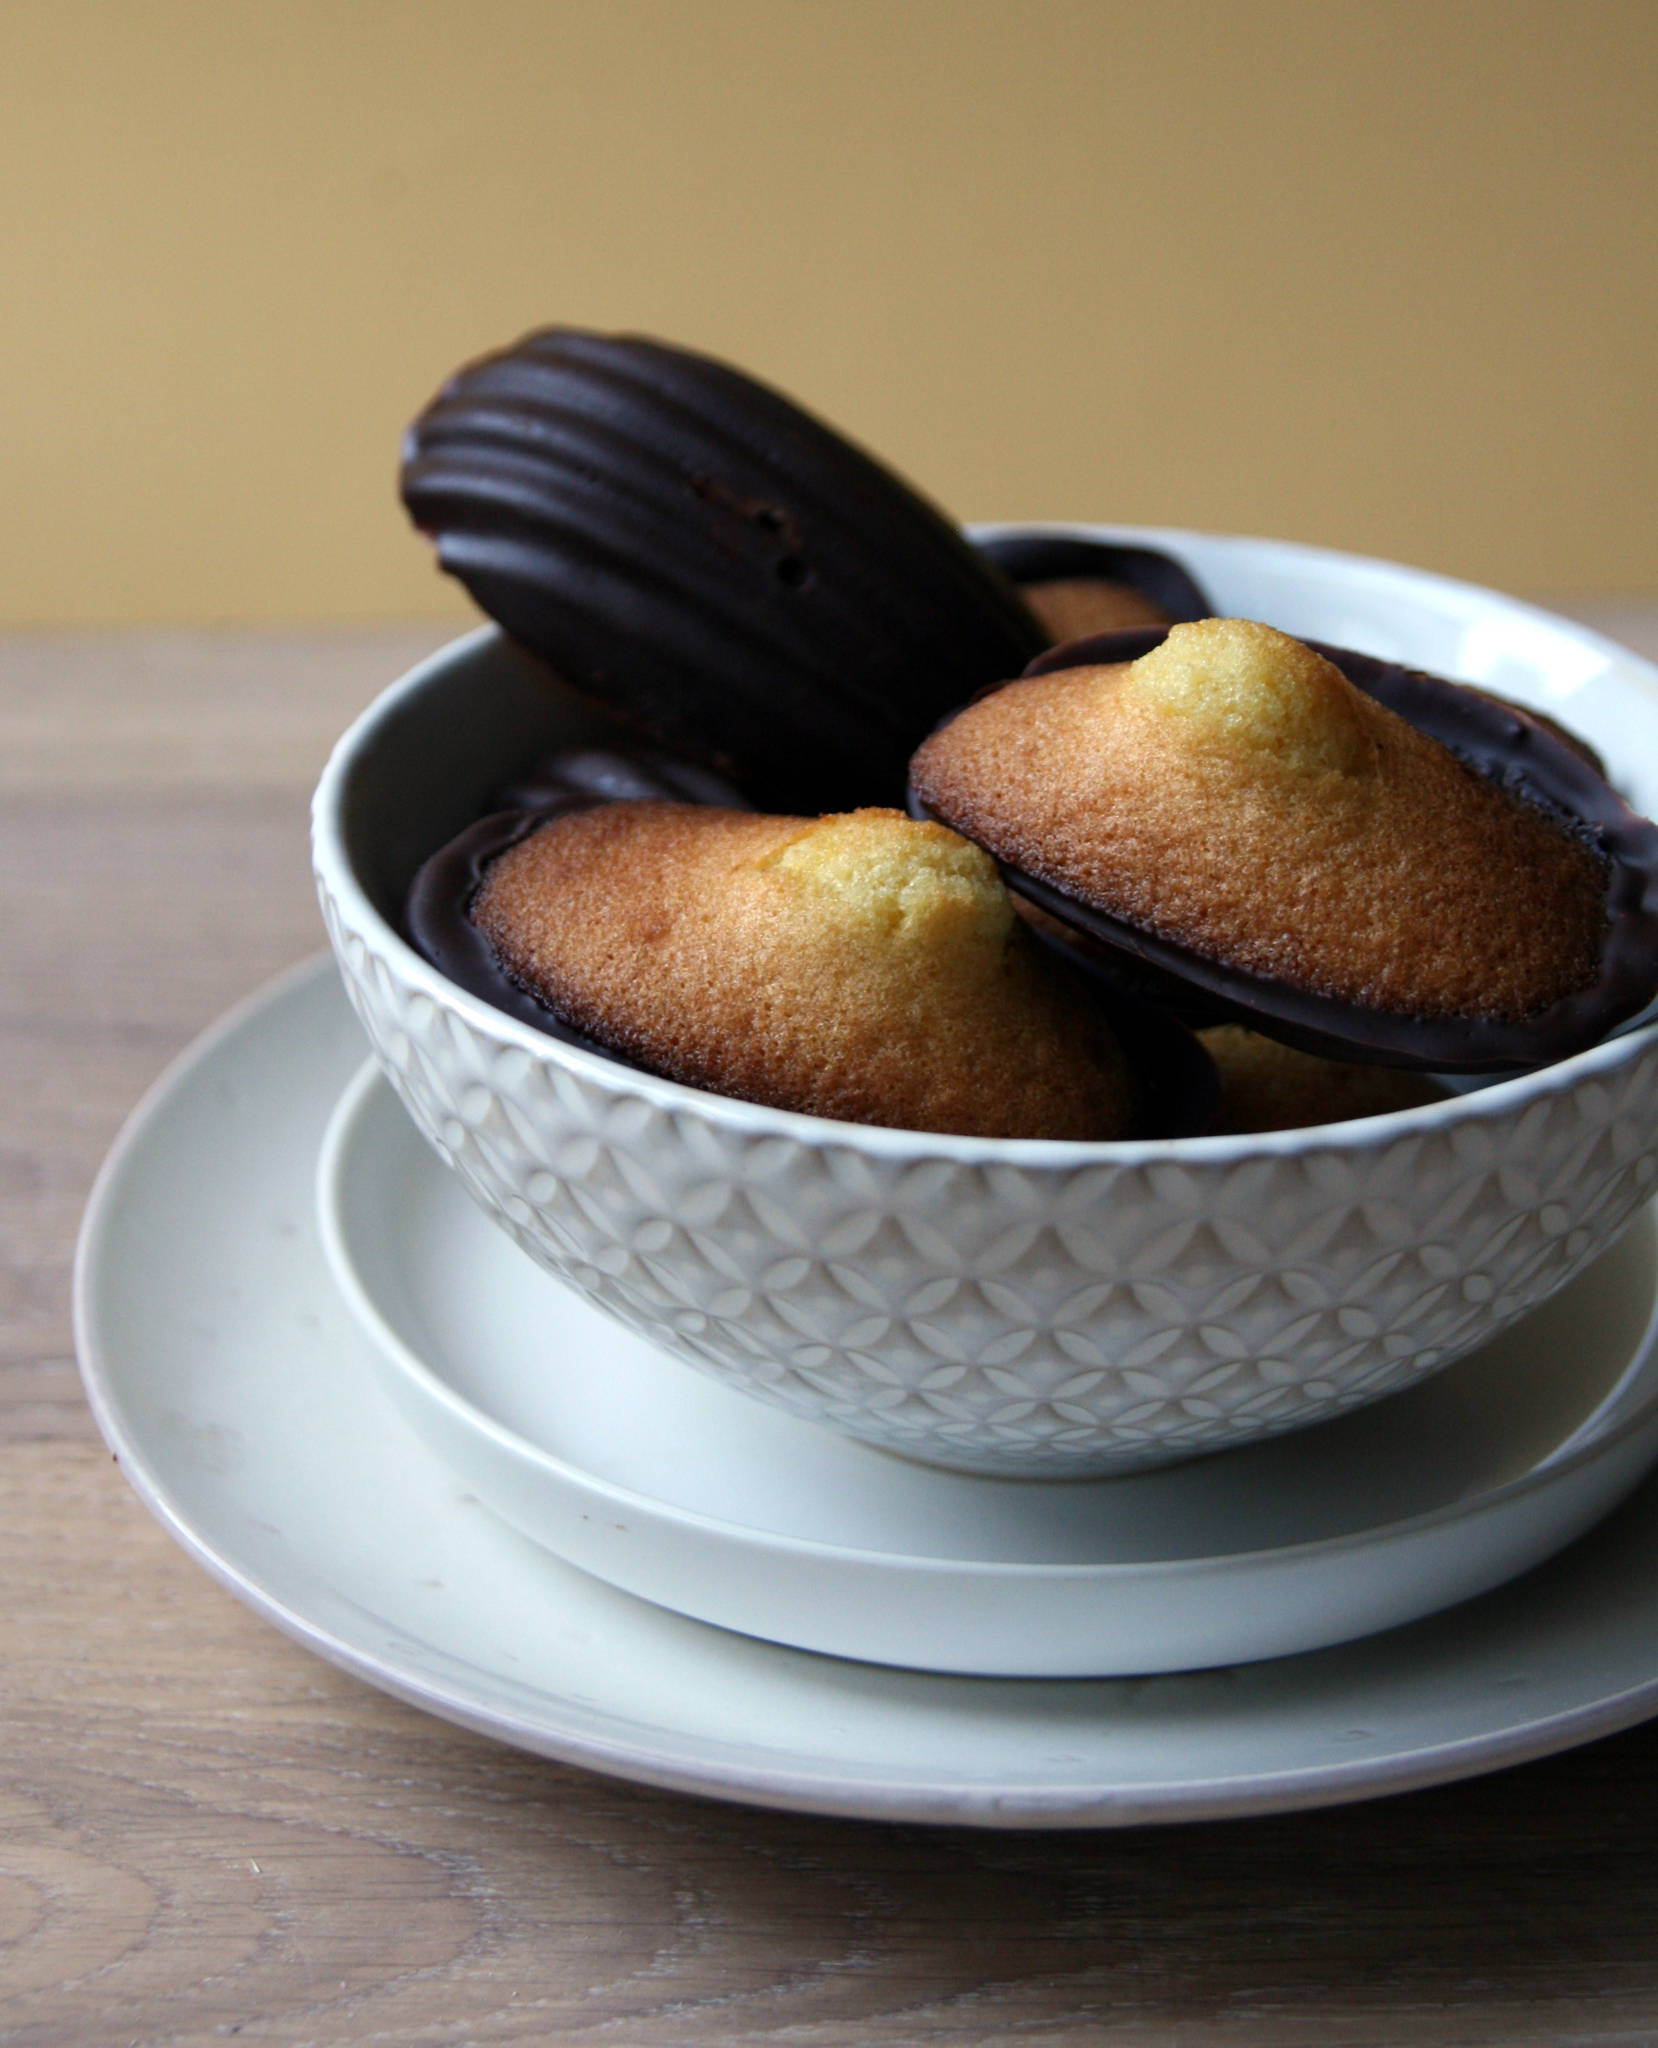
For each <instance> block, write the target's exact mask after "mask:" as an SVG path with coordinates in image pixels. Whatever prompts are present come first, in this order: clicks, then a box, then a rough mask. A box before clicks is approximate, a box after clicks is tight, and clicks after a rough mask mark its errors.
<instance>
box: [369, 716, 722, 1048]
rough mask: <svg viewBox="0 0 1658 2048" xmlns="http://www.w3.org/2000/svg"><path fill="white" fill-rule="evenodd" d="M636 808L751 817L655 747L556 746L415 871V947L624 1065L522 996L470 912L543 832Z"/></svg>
mask: <svg viewBox="0 0 1658 2048" xmlns="http://www.w3.org/2000/svg"><path fill="white" fill-rule="evenodd" d="M630 801H631V802H636V803H637V802H652V801H656V802H670V803H694V804H716V805H719V806H721V807H722V808H725V809H728V810H738V811H740V810H746V809H747V808H748V805H747V803H746V801H745V799H744V798H743V796H742V795H741V794H740V793H739V792H738V791H737V790H736V789H734V788H733V787H732V786H731V784H730V783H728V782H727V781H725V779H724V778H723V777H722V776H719V775H716V774H714V772H713V771H712V770H711V769H707V768H702V767H699V766H698V765H697V764H696V763H695V762H690V761H681V760H677V759H676V758H675V757H674V756H673V755H672V754H664V753H662V752H660V751H659V750H658V749H656V748H652V747H641V748H636V749H634V750H632V751H630V752H628V753H625V754H624V753H618V752H615V751H613V750H611V749H609V748H605V747H555V748H553V749H552V750H551V751H550V752H549V753H546V754H543V755H542V756H541V757H540V759H539V760H537V761H534V762H532V763H531V764H530V766H529V767H528V768H527V769H526V770H525V771H524V772H523V773H522V774H521V775H518V776H515V777H514V778H513V779H512V780H511V781H510V782H506V783H503V784H502V786H501V787H500V788H499V789H497V790H496V791H495V792H494V794H493V796H492V797H491V799H490V810H489V815H488V816H486V817H483V818H480V819H479V820H478V821H477V823H476V824H474V825H469V826H468V827H467V829H466V830H465V831H464V832H462V833H459V834H458V835H457V836H456V837H455V838H453V839H451V840H450V841H449V843H448V844H447V845H446V846H441V847H439V848H438V850H437V852H436V853H434V854H433V855H432V856H431V858H430V859H429V860H426V861H424V862H423V863H422V864H421V866H420V867H419V868H418V869H417V870H416V873H415V878H414V880H413V881H412V882H411V883H410V885H409V894H408V898H407V900H406V902H405V905H404V913H403V915H404V925H405V929H406V932H407V936H408V939H409V942H410V944H411V945H412V946H413V947H414V949H415V951H416V952H417V953H419V954H421V955H422V956H423V957H424V958H425V959H427V960H429V961H430V962H431V963H432V965H433V966H434V967H435V968H437V970H438V972H439V973H440V974H445V975H447V976H448V977H449V979H450V980H451V981H453V982H458V983H459V985H460V986H461V987H462V988H464V989H465V990H466V991H467V992H468V993H469V994H471V995H475V996H480V997H481V998H482V999H483V1000H484V1001H485V1002H486V1003H492V1004H493V1005H494V1006H495V1008H496V1009H498V1010H504V1011H505V1012H506V1013H507V1015H508V1016H509V1017H516V1018H517V1019H518V1020H519V1022H520V1023H523V1024H533V1025H534V1026H535V1027H536V1029H537V1030H538V1031H545V1032H546V1033H547V1034H548V1035H549V1036H550V1037H552V1038H560V1039H562V1040H563V1041H564V1042H565V1044H567V1045H580V1046H584V1047H585V1048H586V1049H587V1050H588V1051H589V1052H599V1053H603V1054H604V1055H605V1057H606V1058H607V1059H616V1058H619V1057H620V1055H619V1054H616V1053H613V1052H611V1051H610V1049H609V1048H608V1047H607V1046H602V1045H600V1044H598V1043H597V1042H596V1041H595V1040H594V1039H591V1038H588V1037H587V1036H586V1035H585V1034H584V1033H582V1032H580V1031H574V1030H572V1029H571V1028H570V1026H569V1025H567V1024H565V1023H564V1022H562V1020H561V1019H560V1018H558V1017H556V1016H555V1015H554V1014H553V1012H552V1011H551V1010H549V1009H548V1008H547V1006H546V1004H545V1003H543V1002H542V1001H540V999H539V998H538V997H536V996H533V995H531V994H530V993H529V991H528V990H527V989H523V988H520V987H519V985H518V984H517V982H515V981H514V980H513V979H512V977H511V976H510V975H509V974H508V973H507V972H506V970H505V969H504V968H503V967H502V966H501V963H500V961H499V960H497V958H496V957H495V952H494V949H493V948H492V947H491V946H490V944H489V942H488V940H487V939H486V938H485V937H484V935H483V933H482V932H480V931H479V930H478V927H477V926H476V925H475V924H474V923H473V922H472V919H471V917H470V915H469V914H468V913H469V912H470V910H471V908H472V899H473V898H474V897H475V896H476V895H477V893H478V887H479V884H480V883H481V882H482V881H483V878H484V872H485V870H486V869H487V868H488V866H489V864H490V862H491V861H493V860H495V859H497V858H498V857H499V856H500V855H501V854H503V853H505V852H506V850H507V848H508V847H509V846H515V845H516V844H517V843H518V841H519V840H520V839H523V838H524V837H526V836H527V834H529V833H531V832H533V831H534V830H535V828H536V826H537V825H539V824H542V823H543V822H544V821H545V820H546V819H548V818H557V817H561V816H562V815H563V814H564V813H565V812H566V811H581V810H587V809H588V808H589V807H590V806H592V805H594V804H608V803H626V802H630ZM622 1064H623V1065H624V1066H627V1065H630V1064H631V1062H629V1061H626V1060H624V1061H623V1062H622Z"/></svg>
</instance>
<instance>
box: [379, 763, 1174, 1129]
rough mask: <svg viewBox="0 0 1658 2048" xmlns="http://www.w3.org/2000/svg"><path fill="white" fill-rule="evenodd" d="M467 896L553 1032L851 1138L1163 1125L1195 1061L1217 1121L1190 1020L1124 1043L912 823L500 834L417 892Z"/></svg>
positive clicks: (1091, 1000)
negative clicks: (1173, 1092) (1167, 1078)
mask: <svg viewBox="0 0 1658 2048" xmlns="http://www.w3.org/2000/svg"><path fill="white" fill-rule="evenodd" d="M479 848H481V849H482V850H483V853H484V856H485V857H484V858H483V859H482V860H481V861H479V860H477V859H475V857H474V855H475V850H476V849H479ZM457 889H464V890H465V892H466V893H465V898H464V904H463V905H459V906H458V908H459V909H460V912H461V915H462V916H463V917H464V921H465V923H466V924H467V925H469V926H470V927H471V929H472V931H473V933H475V934H476V936H477V938H478V939H481V940H482V942H483V943H484V945H485V946H487V948H488V951H489V954H490V955H491V957H492V960H493V962H494V965H495V971H496V973H497V976H498V977H504V978H505V980H506V981H507V982H508V983H509V984H510V990H511V993H512V995H514V996H516V997H517V998H518V999H519V1000H520V1001H522V1000H525V999H527V1000H528V1002H529V1003H530V1004H532V1005H534V1006H535V1008H534V1009H533V1010H532V1011H530V1012H529V1013H528V1014H531V1015H532V1016H535V1017H536V1021H538V1022H539V1021H541V1020H542V1019H543V1018H544V1019H545V1020H546V1022H547V1023H548V1024H549V1025H551V1026H554V1027H563V1029H564V1030H565V1031H567V1032H570V1033H574V1034H576V1035H577V1036H578V1038H579V1039H580V1040H581V1041H583V1042H585V1043H587V1044H589V1045H591V1046H594V1047H597V1048H599V1049H601V1050H603V1051H605V1052H607V1053H609V1054H612V1055H614V1056H618V1057H620V1058H622V1059H625V1060H627V1061H629V1062H630V1063H632V1064H633V1065H635V1066H638V1067H641V1068H643V1069H645V1070H647V1071H649V1072H652V1073H656V1074H661V1075H663V1076H666V1077H668V1078H670V1079H673V1080H676V1081H679V1082H683V1083H685V1084H686V1085H688V1086H691V1087H697V1088H704V1089H710V1090H712V1091H714V1092H715V1093H717V1094H722V1095H729V1096H735V1097H738V1098H741V1099H742V1100H745V1101H749V1102H757V1103H765V1104H769V1105H771V1106H773V1107H775V1108H781V1109H789V1110H795V1111H799V1112H802V1113H804V1114H808V1115H815V1116H822V1117H832V1118H837V1119H840V1120H842V1121H845V1122H849V1123H859V1124H870V1125H880V1126H887V1127H891V1128H899V1129H909V1130H919V1131H940V1132H955V1133H958V1134H963V1135H978V1136H987V1137H1004V1138H1054V1139H1070V1140H1077V1141H1099V1140H1108V1139H1113V1138H1126V1137H1131V1136H1140V1135H1150V1134H1152V1132H1153V1131H1157V1130H1161V1129H1162V1128H1163V1124H1164V1121H1165V1112H1164V1108H1163V1102H1164V1093H1163V1092H1160V1090H1163V1089H1164V1080H1163V1077H1164V1075H1165V1074H1166V1073H1167V1071H1168V1070H1169V1069H1170V1068H1171V1066H1175V1065H1178V1064H1182V1063H1183V1065H1184V1067H1185V1069H1186V1070H1187V1073H1188V1076H1189V1081H1188V1087H1187V1091H1186V1097H1187V1099H1186V1102H1185V1103H1183V1104H1182V1105H1181V1111H1182V1112H1183V1115H1184V1127H1185V1128H1197V1127H1199V1125H1198V1123H1197V1122H1196V1121H1195V1119H1198V1118H1201V1117H1203V1116H1206V1114H1207V1109H1208V1098H1209V1097H1211V1096H1212V1092H1213V1091H1212V1087H1210V1086H1209V1085H1208V1081H1207V1073H1206V1063H1205V1062H1204V1061H1203V1056H1202V1055H1201V1053H1199V1052H1198V1050H1197V1048H1196V1047H1195V1045H1193V1044H1192V1043H1191V1041H1190V1040H1189V1039H1188V1038H1187V1035H1186V1034H1185V1033H1184V1032H1183V1031H1182V1030H1181V1029H1180V1027H1179V1026H1177V1025H1175V1024H1173V1023H1172V1022H1167V1021H1163V1020H1133V1023H1131V1025H1130V1027H1129V1029H1128V1031H1127V1033H1126V1035H1124V1034H1120V1033H1119V1031H1118V1030H1116V1029H1114V1028H1113V1023H1112V1020H1111V1017H1110V1015H1109V1014H1108V1012H1107V1010H1106V1008H1105V1006H1103V1005H1102V1003H1101V1002H1100V1000H1099V998H1098V997H1097V995H1096V994H1095V993H1094V992H1093V991H1092V990H1091V989H1090V988H1089V987H1088V986H1087V985H1086V984H1084V983H1083V982H1081V981H1080V980H1079V979H1078V978H1077V977H1076V976H1075V975H1074V974H1073V973H1072V972H1071V971H1070V970H1069V969H1068V968H1067V967H1066V966H1065V965H1064V964H1062V963H1061V962H1060V961H1058V960H1057V959H1056V958H1054V957H1053V956H1052V955H1051V954H1050V953H1049V952H1047V951H1046V950H1045V949H1044V948H1042V947H1041V946H1039V945H1038V944H1037V943H1036V942H1035V941H1034V940H1033V939H1032V938H1031V937H1030V936H1029V934H1028V933H1027V932H1026V930H1025V928H1024V926H1023V924H1022V923H1021V921H1020V920H1019V919H1017V918H1016V917H1015V915H1014V911H1013V905H1012V902H1011V900H1010V898H1009V896H1008V893H1007V890H1006V889H1005V888H1004V886H1003V884H1002V882H1001V880H1000V877H999V876H998V875H997V872H996V869H995V865H994V863H993V862H992V861H991V860H990V859H989V857H988V856H987V855H986V854H984V853H983V852H981V851H980V849H979V848H977V847H975V846H973V845H971V844H970V843H969V842H968V841H966V840H964V839H962V838H960V837H959V836H958V835H957V834H955V833H953V832H949V831H947V830H945V829H944V828H943V827H941V826H937V825H928V824H918V823H916V822H915V821H913V820H911V819H909V818H906V817H905V816H904V815H903V813H902V812H899V811H892V810H876V809H866V810H862V811H857V812H853V813H850V814H847V815H844V816H830V817H824V818H818V819H804V818H793V817H774V816H767V815H761V814H756V813H753V812H743V811H736V810H730V809H723V808H718V807H714V806H697V805H689V804H683V803H662V802H651V801H631V802H623V803H603V804H599V805H591V806H586V807H581V808H577V809H573V810H566V811H565V812H564V813H563V814H562V815H545V814H543V815H539V816H538V815H536V814H533V813H532V814H528V815H526V816H524V817H522V818H521V819H511V818H507V819H503V820H501V821H499V822H497V821H493V820H491V821H486V823H485V825H484V827H483V828H482V832H481V833H480V832H479V831H477V830H474V832H472V833H470V834H468V835H464V836H463V840H462V842H461V852H460V854H459V855H457V853H456V851H455V850H452V849H444V850H443V851H442V852H440V854H439V855H438V856H436V857H435V859H434V861H433V862H432V863H429V864H428V865H427V867H426V868H424V869H423V870H422V873H421V876H420V877H417V881H416V886H415V889H414V890H413V891H412V892H411V901H412V902H413V903H414V904H416V905H417V906H420V905H426V904H429V903H430V902H431V901H432V900H433V899H442V898H443V897H445V896H446V895H448V896H451V897H452V896H453V895H454V893H455V891H456V890H457ZM412 921H413V922H415V923H417V924H418V925H419V926H420V928H421V929H422V930H423V931H428V932H430V930H431V929H432V926H433V923H434V920H433V918H432V916H431V914H430V911H429V910H424V911H422V912H421V913H420V914H419V915H418V916H417V917H415V918H414V919H413V920H412ZM428 950H429V953H430V954H431V956H432V957H434V958H437V959H438V960H439V961H440V963H441V962H443V961H444V960H446V959H447V958H448V957H449V954H450V952H451V951H453V952H454V953H456V954H457V955H458V954H459V953H460V948H459V946H458V945H456V944H455V943H454V942H452V941H446V942H445V943H444V944H430V943H429V945H428ZM485 992H486V993H488V994H491V995H492V996H493V995H494V993H495V992H494V990H493V989H486V990H485ZM501 1007H503V1008H505V1009H508V1010H509V1011H514V1012H517V1013H519V1014H524V1012H522V1011H519V1008H518V1002H517V1001H513V1000H505V1001H502V1002H501ZM537 1012H539V1015H537ZM1136 1024H1137V1025H1138V1027H1139V1028H1138V1030H1136V1029H1135V1028H1134V1027H1135V1025H1136ZM1148 1039H1149V1040H1153V1041H1156V1044H1154V1045H1153V1047H1152V1050H1151V1055H1150V1056H1149V1057H1148V1054H1147V1051H1146V1046H1147V1041H1148ZM1157 1044H1161V1045H1162V1046H1163V1047H1164V1050H1163V1052H1162V1057H1161V1059H1158V1057H1157V1056H1156V1045H1157ZM1165 1092H1166V1091H1165Z"/></svg>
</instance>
